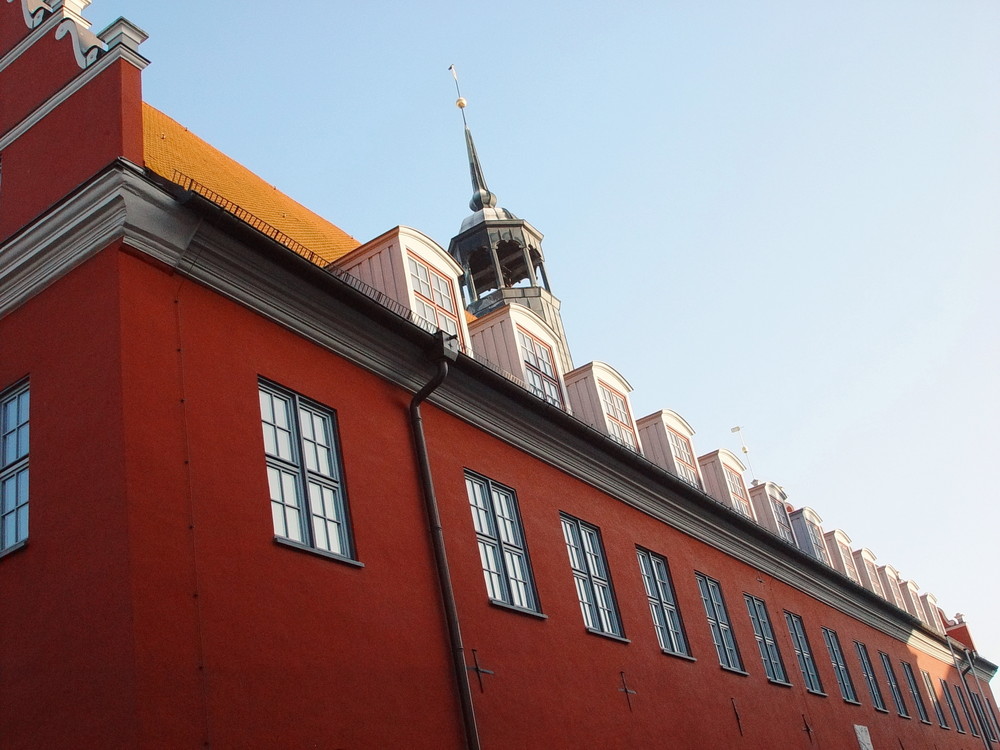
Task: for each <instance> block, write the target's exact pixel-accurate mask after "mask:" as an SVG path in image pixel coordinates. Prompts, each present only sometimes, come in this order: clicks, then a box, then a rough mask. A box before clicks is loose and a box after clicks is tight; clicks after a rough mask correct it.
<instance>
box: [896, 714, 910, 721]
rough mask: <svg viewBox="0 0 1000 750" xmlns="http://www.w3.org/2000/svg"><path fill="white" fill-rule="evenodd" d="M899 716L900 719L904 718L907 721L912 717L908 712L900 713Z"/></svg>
mask: <svg viewBox="0 0 1000 750" xmlns="http://www.w3.org/2000/svg"><path fill="white" fill-rule="evenodd" d="M899 718H900V719H906V720H907V721H909V720H910V719H911V718H913V717H911V716H910V715H909V714H900V715H899Z"/></svg>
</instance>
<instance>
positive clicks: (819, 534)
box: [805, 518, 830, 565]
mask: <svg viewBox="0 0 1000 750" xmlns="http://www.w3.org/2000/svg"><path fill="white" fill-rule="evenodd" d="M805 522H806V531H807V532H809V544H810V546H811V547H812V553H813V557H815V558H816V559H817V560H822V561H823V562H825V563H826V564H827V565H829V564H830V555H829V554H828V553H827V551H826V545H825V544H823V529H821V528H820V527H819V524H817V523H815V522H814V521H810V520H809V519H808V518H807V519H805Z"/></svg>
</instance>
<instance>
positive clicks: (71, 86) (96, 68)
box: [0, 44, 149, 151]
mask: <svg viewBox="0 0 1000 750" xmlns="http://www.w3.org/2000/svg"><path fill="white" fill-rule="evenodd" d="M116 60H126V61H127V62H129V63H131V64H132V65H134V66H135V67H137V68H138V69H139V70H142V69H143V68H145V67H146V66H147V65H149V60H147V59H146V58H144V57H143V56H142V55H140V54H139V53H137V52H135V51H134V50H132V49H130V48H129V47H127V46H126V45H124V44H119V45H117V46H115V47H112V48H111V49H110V50H109V51H108V52H107V53H106V54H104V55H101V56H100V57H99V58H98V59H97V62H96V63H94V64H93V65H91V66H90V67H88V68H87V69H86V70H84V71H83V72H82V73H81V74H80V75H78V76H77V77H76V78H74V79H73V80H72V81H70V82H69V83H67V84H66V85H65V86H63V87H62V88H61V89H59V91H57V92H56V93H55V94H53V95H52V96H51V97H50V98H49V99H48V100H46V101H45V102H43V103H42V104H41V105H39V106H38V107H37V108H36V109H35V110H34V111H33V112H32V113H31V114H29V115H28V116H27V117H25V118H24V119H23V120H21V122H19V123H18V124H17V125H15V126H14V127H12V128H11V129H10V130H8V131H7V132H6V133H4V134H3V135H2V136H0V151H3V150H4V149H5V148H7V147H8V146H9V145H10V144H12V143H13V142H14V141H16V140H17V139H18V138H20V137H21V136H22V135H24V134H25V133H27V132H28V131H29V130H30V129H31V128H32V127H34V126H35V125H36V124H37V123H38V122H39V121H40V120H42V118H44V117H45V116H46V115H48V114H50V113H51V112H52V111H53V110H54V109H55V108H56V107H58V106H59V105H60V104H62V103H63V102H64V101H66V100H67V99H69V98H70V97H71V96H73V94H75V93H76V92H77V91H79V90H80V89H82V88H83V87H84V86H86V85H87V84H88V83H90V82H91V81H92V80H94V79H95V78H96V77H97V76H98V75H100V74H101V72H102V71H104V70H106V69H107V68H108V67H109V66H110V65H111V64H112V63H113V62H115V61H116Z"/></svg>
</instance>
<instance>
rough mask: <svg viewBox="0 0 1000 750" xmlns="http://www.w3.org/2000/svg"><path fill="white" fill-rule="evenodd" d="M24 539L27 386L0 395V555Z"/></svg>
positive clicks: (26, 505)
mask: <svg viewBox="0 0 1000 750" xmlns="http://www.w3.org/2000/svg"><path fill="white" fill-rule="evenodd" d="M27 538H28V384H27V383H22V384H21V385H17V386H14V387H13V388H11V389H9V390H7V391H5V392H4V393H3V394H0V552H3V551H4V550H8V549H11V548H12V547H14V546H16V545H18V544H20V543H22V542H24V541H25V540H26V539H27Z"/></svg>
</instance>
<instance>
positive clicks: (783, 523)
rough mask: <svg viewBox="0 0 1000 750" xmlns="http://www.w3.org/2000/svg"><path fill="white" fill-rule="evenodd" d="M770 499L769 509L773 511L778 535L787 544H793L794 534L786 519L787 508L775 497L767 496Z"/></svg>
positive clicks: (789, 522) (790, 524)
mask: <svg viewBox="0 0 1000 750" xmlns="http://www.w3.org/2000/svg"><path fill="white" fill-rule="evenodd" d="M768 499H769V500H770V501H771V510H772V511H773V513H774V522H775V524H777V526H778V536H780V537H781V538H782V539H784V540H785V541H786V542H788V543H789V544H795V534H794V533H793V532H792V522H791V521H790V520H788V508H786V507H785V504H784V503H783V502H781V501H780V500H778V499H777V498H775V497H768Z"/></svg>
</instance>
